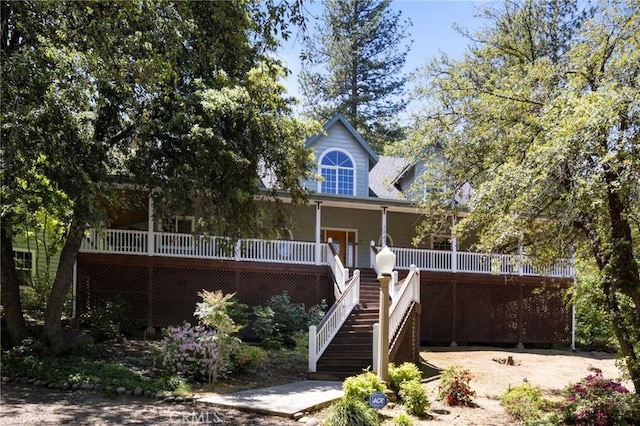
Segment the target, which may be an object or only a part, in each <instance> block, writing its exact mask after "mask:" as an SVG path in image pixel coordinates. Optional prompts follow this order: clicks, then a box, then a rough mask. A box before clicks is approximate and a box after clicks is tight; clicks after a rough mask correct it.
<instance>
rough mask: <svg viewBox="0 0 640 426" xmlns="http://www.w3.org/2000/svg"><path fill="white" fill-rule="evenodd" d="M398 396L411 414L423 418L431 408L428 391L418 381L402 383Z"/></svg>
mask: <svg viewBox="0 0 640 426" xmlns="http://www.w3.org/2000/svg"><path fill="white" fill-rule="evenodd" d="M398 395H399V396H400V399H401V400H402V403H403V404H404V406H405V407H406V408H407V413H409V414H414V415H416V416H423V415H425V414H426V413H427V411H429V409H430V408H431V405H430V404H429V397H428V395H427V390H426V389H425V388H424V386H422V384H421V383H420V382H419V381H418V380H406V381H404V382H402V384H401V385H400V392H399V394H398Z"/></svg>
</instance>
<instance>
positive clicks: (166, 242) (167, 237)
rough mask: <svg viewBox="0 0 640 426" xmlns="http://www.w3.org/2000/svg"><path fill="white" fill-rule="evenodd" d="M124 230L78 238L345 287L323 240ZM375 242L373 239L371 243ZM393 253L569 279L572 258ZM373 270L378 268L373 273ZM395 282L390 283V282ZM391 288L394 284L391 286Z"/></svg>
mask: <svg viewBox="0 0 640 426" xmlns="http://www.w3.org/2000/svg"><path fill="white" fill-rule="evenodd" d="M151 236H152V238H149V234H148V233H147V231H137V230H123V229H101V230H96V229H90V230H88V231H87V233H86V238H84V240H83V241H82V244H81V246H80V251H81V252H85V253H106V254H127V255H154V256H172V257H185V258H199V259H221V260H238V261H252V262H277V263H291V264H302V265H329V266H330V267H331V270H332V271H333V274H334V277H335V278H336V282H337V284H338V286H339V288H340V291H341V292H342V291H344V288H345V283H346V281H347V280H348V278H349V271H348V270H347V269H344V268H343V267H341V263H340V262H336V256H335V255H334V254H333V253H330V250H328V249H327V243H322V245H321V250H320V259H319V260H318V259H316V251H315V248H316V244H315V242H312V241H289V240H260V239H242V240H239V241H237V242H236V243H233V242H232V241H231V240H230V239H229V238H226V237H215V236H204V235H192V234H178V233H171V232H154V233H152V234H151ZM374 244H375V243H374ZM390 249H391V250H392V251H393V252H394V253H395V254H396V268H397V269H409V267H410V266H411V265H412V264H413V265H416V266H417V267H418V268H419V269H421V270H423V271H440V272H464V273H473V274H494V275H510V274H513V275H528V276H549V277H558V278H572V277H573V274H574V267H573V262H572V261H571V259H561V260H560V261H558V262H557V263H556V264H555V265H551V266H544V267H540V266H535V262H534V260H535V259H534V258H532V257H529V256H523V255H510V254H485V253H471V252H460V251H457V252H456V251H447V250H425V249H414V248H405V247H390ZM375 253H376V247H375V245H374V246H373V247H372V248H371V259H372V260H371V266H372V267H373V268H374V269H375V267H376V265H375ZM376 272H377V271H376ZM392 284H393V283H392ZM391 288H393V287H391Z"/></svg>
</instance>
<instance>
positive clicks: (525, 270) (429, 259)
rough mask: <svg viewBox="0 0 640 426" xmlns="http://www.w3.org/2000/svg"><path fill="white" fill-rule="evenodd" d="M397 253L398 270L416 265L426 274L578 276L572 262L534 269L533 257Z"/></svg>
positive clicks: (423, 251)
mask: <svg viewBox="0 0 640 426" xmlns="http://www.w3.org/2000/svg"><path fill="white" fill-rule="evenodd" d="M390 249H391V250H392V251H393V252H394V253H395V254H396V268H397V269H409V268H410V266H411V265H416V266H417V267H418V268H419V269H421V270H423V271H437V272H465V273H472V274H494V275H531V276H548V277H558V278H571V277H573V274H574V269H573V262H572V261H571V259H560V260H559V261H558V262H557V263H556V264H555V265H550V266H544V267H538V266H534V259H533V258H532V257H529V256H522V255H517V254H516V255H512V254H487V253H472V252H460V251H455V252H454V251H449V250H428V249H414V248H405V247H390Z"/></svg>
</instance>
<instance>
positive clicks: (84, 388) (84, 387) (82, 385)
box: [80, 383, 94, 390]
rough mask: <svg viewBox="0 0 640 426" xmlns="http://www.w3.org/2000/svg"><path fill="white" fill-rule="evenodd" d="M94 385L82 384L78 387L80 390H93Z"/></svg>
mask: <svg viewBox="0 0 640 426" xmlns="http://www.w3.org/2000/svg"><path fill="white" fill-rule="evenodd" d="M93 388H94V385H93V384H92V383H83V384H81V385H80V389H82V390H93Z"/></svg>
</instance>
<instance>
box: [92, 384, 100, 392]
mask: <svg viewBox="0 0 640 426" xmlns="http://www.w3.org/2000/svg"><path fill="white" fill-rule="evenodd" d="M93 390H94V391H101V390H102V385H101V384H100V383H96V384H95V386H94V387H93Z"/></svg>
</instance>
